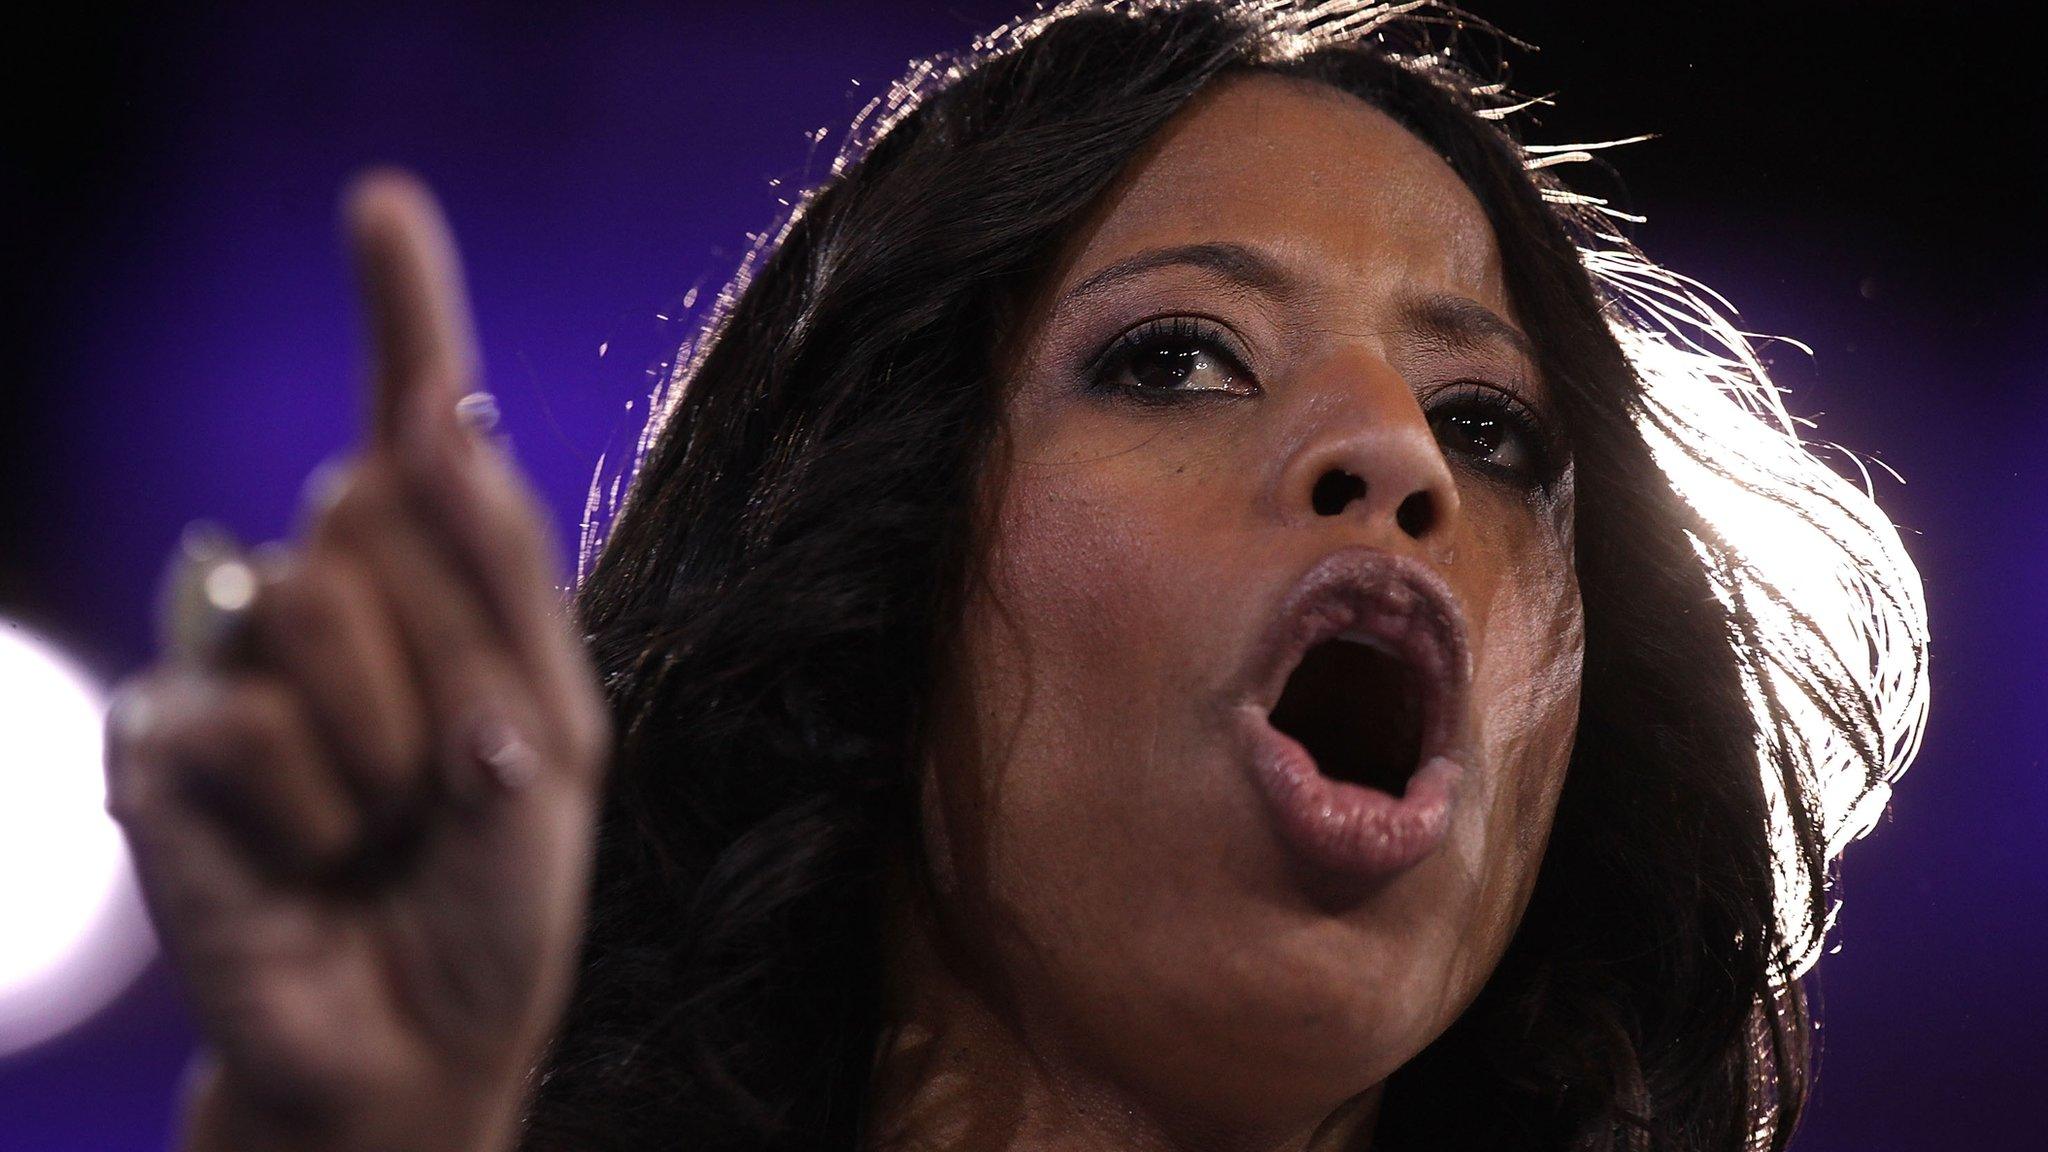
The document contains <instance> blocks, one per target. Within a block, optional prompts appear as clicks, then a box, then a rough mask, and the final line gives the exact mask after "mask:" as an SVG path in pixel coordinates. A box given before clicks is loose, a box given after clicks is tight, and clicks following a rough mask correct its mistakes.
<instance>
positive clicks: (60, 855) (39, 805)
mask: <svg viewBox="0 0 2048 1152" xmlns="http://www.w3.org/2000/svg"><path fill="white" fill-rule="evenodd" d="M105 714H106V705H105V701H104V700H103V699H102V696H101V692H100V690H99V689H98V687H97V686H95V685H94V684H93V682H92V681H91V679H89V678H88V677H87V676H86V675H85V674H84V673H83V672H81V671H80V670H79V669H78V668H77V667H76V666H74V665H73V664H72V663H71V662H70V661H69V660H67V659H65V658H64V657H63V656H62V655H60V654H59V653H58V652H57V651H56V650H55V649H54V648H52V647H51V646H49V645H48V644H46V643H43V642H42V641H39V640H37V639H35V638H33V637H31V636H29V635H28V634H27V633H25V632H24V631H22V630H21V629H20V628H19V627H18V626H16V625H14V624H12V623H9V622H6V621H0V1055H5V1054H8V1053H12V1052H18V1051H21V1050H22V1049H25V1048H28V1047H30V1046H31V1045H34V1044H37V1043H40V1042H41V1041H43V1040H46V1039H49V1038H50V1037H52V1036H55V1035H57V1034H59V1033H61V1032H64V1031H66V1030H68V1029H70V1028H71V1027H73V1026H74V1025H76V1024H78V1023H79V1022H81V1021H83V1020H84V1019H85V1018H86V1017H88V1016H90V1015H92V1014H93V1013H94V1012H95V1011H97V1010H98V1009H99V1008H101V1007H102V1006H103V1005H105V1004H106V1003H107V1002H108V1001H109V1000H112V999H113V998H114V997H115V996H116V995H118V994H119V993H120V991H121V990H122V989H123V988H125V987H126V986H127V985H128V982H129V981H130V980H132V979H134V977H135V975H136V973H137V972H139V971H140V970H141V968H142V966H143V964H145V963H146V962H147V961H148V959H149V956H150V954H151V952H152V950H153V943H152V940H151V937H150V932H149V926H148V919H147V917H146V916H145V915H144V913H143V910H142V905H141V901H140V899H139V898H138V896H137V890H136V886H135V877H134V872H133V869H132V867H131V865H130V863H129V859H128V846H127V844H126V843H125V842H124V841H123V840H122V838H121V832H120V829H119V828H118V827H116V826H115V824H114V822H113V820H112V818H110V817H109V816H108V815H107V812H106V783H105V777H104V775H103V774H102V770H101V766H100V756H101V741H102V736H101V726H102V721H103V718H104V716H105Z"/></svg>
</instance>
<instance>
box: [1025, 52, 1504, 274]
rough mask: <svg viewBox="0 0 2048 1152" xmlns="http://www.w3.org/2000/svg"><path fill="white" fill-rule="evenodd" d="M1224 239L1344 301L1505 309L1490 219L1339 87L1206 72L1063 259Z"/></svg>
mask: <svg viewBox="0 0 2048 1152" xmlns="http://www.w3.org/2000/svg"><path fill="white" fill-rule="evenodd" d="M1214 241H1231V242H1237V243H1242V244H1245V245H1247V246H1250V247H1254V248H1257V249H1259V250H1262V251H1264V252H1266V253H1268V254H1270V255H1272V256H1273V257H1275V258H1277V259H1279V260H1280V261H1282V262H1284V263H1285V264H1286V265H1288V266H1289V267H1290V269H1292V270H1294V271H1297V272H1299V273H1302V274H1303V275H1304V276H1305V277H1306V278H1307V279H1308V280H1310V281H1311V282H1314V283H1318V284H1321V285H1324V286H1326V287H1328V288H1331V289H1335V290H1338V291H1340V292H1341V293H1342V294H1343V295H1344V296H1345V297H1346V298H1347V299H1351V300H1354V301H1358V302H1360V303H1362V304H1364V303H1376V304H1380V305H1398V304H1399V303H1400V302H1401V301H1403V300H1404V299H1410V298H1415V297H1421V296H1427V295H1431V294H1444V293H1449V294H1454V295H1458V296H1465V297H1468V298H1470V299H1473V300H1476V301H1478V302H1480V303H1482V304H1485V305H1487V306H1488V307H1491V308H1493V309H1494V310H1496V311H1498V312H1500V313H1501V314H1502V315H1507V314H1509V310H1508V306H1507V299H1506V289H1505V286H1504V283H1503V281H1502V278H1501V271H1500V255H1499V251H1498V248H1497V246H1496V245H1495V243H1494V238H1493V229H1492V227H1491V225H1490V224H1489V223H1488V222H1487V219H1486V214H1485V212H1484V211H1483V210H1482V209H1481V208H1480V206H1479V202H1478V200H1477V199H1476V198H1474V196H1473V195H1472V193H1471V191H1470V190H1469V189H1467V188H1466V187H1465V184H1464V182H1463V181H1462V180H1460V179H1459V178H1458V175H1457V173H1455V172H1453V171H1452V170H1451V168H1450V165H1448V164H1447V163H1445V162H1444V160H1443V159H1442V158H1441V157H1439V156H1438V155H1437V154H1436V153H1435V152H1434V151H1433V150H1432V149H1431V148H1430V147H1429V146H1428V145H1427V144H1425V143H1423V142H1422V141H1421V140H1420V139H1418V138H1416V137H1415V136H1414V135H1413V134H1411V133H1410V132H1408V130H1407V129H1405V128H1403V127H1401V125H1400V124H1398V123H1396V122H1395V121H1394V120H1393V118H1391V117H1389V116H1388V115H1387V114H1386V113H1384V112H1381V111H1380V110H1379V109H1377V108H1374V107H1373V106H1371V105H1370V104H1367V103H1366V102H1365V101H1363V100H1360V99H1358V98H1357V97H1355V96H1352V95H1350V94H1349V93H1345V92H1341V91H1338V90H1337V89H1334V88H1331V87H1329V86H1327V85H1323V84H1317V83H1314V82H1311V81H1307V80H1297V79H1293V78H1289V77H1280V76H1270V75H1263V76H1262V75H1250V76H1240V77H1232V78H1229V79H1226V80H1223V81H1219V82H1218V83H1217V84H1216V85H1214V86H1213V87H1212V88H1211V89H1210V90H1209V91H1207V92H1205V93H1203V94H1202V95H1201V96H1200V97H1198V98H1197V99H1196V100H1195V101H1193V102H1192V103H1191V104H1190V105H1189V106H1188V108H1186V109H1185V110H1183V111H1182V112H1181V113H1180V115H1179V116H1178V117H1176V118H1175V119H1174V120H1173V121H1172V122H1171V123H1170V124H1169V125H1168V126H1167V127H1166V128H1165V129H1164V130H1162V131H1161V133H1160V135H1159V137H1158V138H1157V139H1155V140H1154V141H1153V142H1152V144H1151V146H1150V147H1149V148H1148V149H1147V150H1146V151H1145V152H1144V153H1142V154H1141V155H1140V157H1139V159H1138V160H1137V161H1136V162H1135V163H1134V164H1133V166H1132V168H1131V170H1130V171H1128V172H1127V173H1125V175H1124V177H1123V180H1122V181H1121V182H1120V184H1119V185H1118V187H1117V188H1116V189H1115V190H1114V191H1113V192H1112V194H1111V195H1110V196H1109V197H1108V199H1107V201H1106V203H1105V205H1104V207H1103V208H1102V209H1101V210H1099V211H1098V213H1097V216H1096V218H1095V220H1094V221H1093V222H1092V226H1091V227H1090V228H1088V229H1087V230H1086V231H1085V232H1084V233H1083V235H1082V237H1081V238H1080V243H1079V245H1078V250H1077V251H1075V252H1074V254H1073V258H1072V259H1071V260H1070V261H1069V262H1068V263H1067V272H1068V275H1067V276H1066V277H1064V279H1066V280H1067V281H1069V282H1073V281H1078V280H1080V279H1082V278H1084V277H1086V276H1087V275H1088V274H1089V272H1090V271H1091V270H1093V269H1097V268H1100V267H1102V266H1103V265H1105V264H1108V263H1110V262H1113V261H1115V260H1118V259H1120V258H1122V257H1124V256H1128V255H1130V254H1131V253H1134V252H1137V251H1141V250H1144V249H1148V248H1154V247H1165V246H1171V245H1178V244H1189V243H1204V242H1214Z"/></svg>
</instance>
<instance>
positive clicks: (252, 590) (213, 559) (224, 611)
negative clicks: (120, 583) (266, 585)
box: [157, 520, 257, 663]
mask: <svg viewBox="0 0 2048 1152" xmlns="http://www.w3.org/2000/svg"><path fill="white" fill-rule="evenodd" d="M256 587H257V578H256V569H255V566H254V565H252V564H250V563H249V557H248V554H247V553H245V552H244V551H243V550H242V546H241V545H240V544H238V543H236V542H235V538H234V536H233V535H231V534H230V533H229V532H228V530H227V529H225V528H222V527H221V526H220V525H218V524H213V523H209V522H207V521H203V520H202V521H194V522H193V523H191V524H189V525H187V526H186V528H185V531H184V532H183V533H182V534H181V535H180V536H179V537H178V547H177V550H176V551H175V552H173V553H172V556H171V563H170V567H169V569H168V570H167V571H166V572H165V574H164V585H163V592H162V596H161V599H160V602H159V605H158V612H157V629H158V637H157V638H158V640H159V642H160V643H161V644H162V645H163V650H164V652H165V654H166V655H168V656H169V657H170V658H171V659H173V660H178V661H186V662H193V663H196V662H199V661H203V660H209V659H212V658H214V657H216V656H218V655H220V654H221V652H223V651H224V650H225V649H226V647H227V645H228V644H229V642H230V641H231V640H232V639H233V638H234V636H235V634H236V633H237V632H239V631H240V630H241V627H242V623H243V621H244V620H245V619H247V617H248V615H249V610H250V608H251V607H253V606H254V605H255V603H256Z"/></svg>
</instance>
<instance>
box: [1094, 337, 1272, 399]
mask: <svg viewBox="0 0 2048 1152" xmlns="http://www.w3.org/2000/svg"><path fill="white" fill-rule="evenodd" d="M1172 351H1194V352H1197V353H1200V354H1202V355H1206V356H1209V357H1211V358H1213V359H1214V360H1215V361H1216V362H1217V363H1218V364H1219V365H1220V366H1221V367H1222V368H1223V370H1224V371H1225V372H1227V373H1229V374H1230V375H1231V376H1232V377H1233V378H1235V379H1238V380H1242V381H1244V382H1245V383H1246V384H1247V385H1248V390H1247V391H1232V390H1228V389H1220V388H1154V387H1146V386H1143V385H1139V384H1135V383H1131V382H1128V381H1126V380H1125V379H1124V376H1125V375H1126V374H1127V373H1128V372H1130V371H1131V369H1132V368H1133V367H1134V366H1135V365H1136V364H1137V362H1138V360H1139V358H1140V357H1142V356H1146V355H1150V354H1155V353H1159V352H1172ZM1244 359H1245V358H1244V357H1243V356H1241V355H1240V354H1239V353H1238V351H1237V345H1236V341H1234V340H1233V339H1232V338H1231V337H1230V335H1229V333H1228V330H1227V329H1225V328H1224V327H1223V326H1222V325H1220V324H1218V323H1216V322H1215V321H1213V320H1208V319H1205V318H1203V317H1200V316H1162V317H1160V318H1158V319H1156V320H1147V321H1145V322H1144V323H1143V324H1140V325H1138V326H1137V327H1135V328H1132V329H1130V330H1129V331H1127V332H1125V333H1124V334H1123V335H1121V336H1118V337H1117V338H1116V339H1115V340H1113V341H1111V342H1110V344H1109V347H1107V348H1104V349H1103V350H1102V351H1101V352H1099V353H1097V354H1096V355H1095V358H1094V359H1093V360H1091V361H1090V362H1089V364H1088V367H1087V369H1086V377H1087V381H1088V390H1089V391H1090V392H1092V393H1095V394H1096V395H1105V396H1119V397H1123V398H1126V399H1129V400H1133V401H1136V402H1137V403H1140V404H1145V405H1148V406H1152V407H1166V406H1169V405H1174V404H1188V403H1193V402H1196V401H1198V400H1200V399H1206V398H1209V397H1213V396H1219V395H1221V396H1230V397H1235V398H1239V399H1243V398H1246V397H1248V396H1256V395H1258V394H1259V392H1260V391H1261V389H1260V388H1259V385H1258V381H1257V378H1256V377H1254V376H1253V375H1252V371H1251V369H1249V368H1247V367H1245V363H1244Z"/></svg>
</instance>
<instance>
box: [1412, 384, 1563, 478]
mask: <svg viewBox="0 0 2048 1152" xmlns="http://www.w3.org/2000/svg"><path fill="white" fill-rule="evenodd" d="M1429 426H1430V430H1431V431H1433V432H1434V433H1435V434H1436V439H1437V443H1438V444H1440V445H1442V446H1443V449H1444V451H1445V453H1447V454H1449V455H1452V456H1456V457H1459V458H1462V459H1464V460H1465V461H1467V462H1468V463H1470V464H1471V465H1472V466H1473V467H1475V468H1478V469H1479V470H1480V471H1482V472H1487V473H1491V474H1493V475H1496V476H1499V477H1503V478H1506V479H1509V480H1513V481H1515V482H1517V483H1521V484H1524V485H1526V486H1528V487H1532V488H1533V487H1542V486H1545V485H1548V484H1549V483H1550V482H1551V481H1552V480H1554V479H1556V478H1557V475H1558V473H1559V472H1560V471H1561V470H1562V462H1561V457H1562V448H1561V447H1560V446H1559V445H1558V444H1557V442H1556V438H1555V436H1554V435H1553V434H1552V433H1551V431H1550V430H1549V428H1548V426H1547V425H1546V424H1545V423H1544V422H1543V420H1542V419H1541V418H1539V417H1538V416H1537V415H1536V414H1535V413H1533V412H1531V411H1530V410H1529V407H1528V406H1527V405H1525V404H1523V403H1522V402H1521V401H1519V400H1517V399H1515V398H1514V397H1513V396H1510V395H1508V394H1507V393H1506V392H1503V391H1501V390H1500V389H1498V388H1495V387H1492V386H1491V385H1486V384H1478V383H1473V382H1470V381H1467V382H1464V383H1460V384H1454V385H1452V386H1450V387H1449V388H1447V389H1445V390H1444V391H1443V392H1441V393H1439V394H1438V395H1437V397H1435V398H1433V399H1432V402H1431V403H1430V405H1429Z"/></svg>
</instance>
